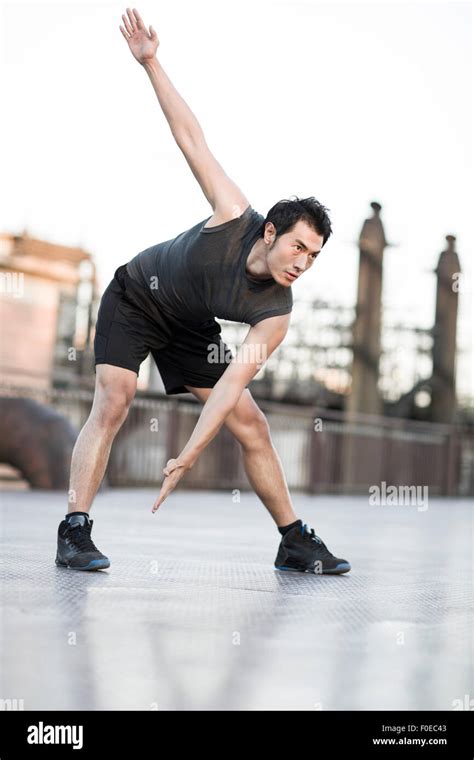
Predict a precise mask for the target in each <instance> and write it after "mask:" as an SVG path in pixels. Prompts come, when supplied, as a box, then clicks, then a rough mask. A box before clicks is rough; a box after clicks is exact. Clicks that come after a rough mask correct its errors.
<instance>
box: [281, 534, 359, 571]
mask: <svg viewBox="0 0 474 760" xmlns="http://www.w3.org/2000/svg"><path fill="white" fill-rule="evenodd" d="M307 527H308V526H307V525H306V524H304V525H295V527H294V528H292V529H291V530H289V531H288V532H287V533H285V535H284V536H282V539H281V542H280V546H279V548H278V553H277V556H276V559H275V567H276V568H277V570H298V571H299V572H301V573H316V574H317V575H320V574H322V573H326V574H333V575H335V574H339V573H347V572H348V571H349V570H350V569H351V565H350V563H349V562H348V561H347V560H346V559H340V558H339V557H335V556H334V554H331V552H330V551H329V549H328V548H327V546H326V544H325V543H324V542H323V541H322V540H321V539H320V537H319V536H317V535H316V534H315V532H314V530H313V528H311V531H309V530H308V529H307Z"/></svg>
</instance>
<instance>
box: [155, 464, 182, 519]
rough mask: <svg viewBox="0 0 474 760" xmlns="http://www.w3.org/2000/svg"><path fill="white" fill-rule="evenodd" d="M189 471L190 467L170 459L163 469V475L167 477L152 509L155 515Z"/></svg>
mask: <svg viewBox="0 0 474 760" xmlns="http://www.w3.org/2000/svg"><path fill="white" fill-rule="evenodd" d="M187 469H188V467H187V466H186V465H185V464H183V463H182V462H179V461H178V459H169V460H168V461H167V463H166V467H165V468H164V469H163V473H164V474H165V475H166V477H165V479H164V481H163V485H162V486H161V491H160V494H159V496H158V498H157V499H156V501H155V503H154V504H153V507H152V508H151V511H152V512H153V513H154V512H156V510H157V509H158V507H159V506H160V504H162V503H163V502H164V500H165V499H166V497H167V496H168V495H169V494H170V493H171V491H172V490H173V489H174V488H175V487H176V485H177V484H178V483H179V481H180V480H181V478H182V477H183V475H184V473H185V472H186V470H187Z"/></svg>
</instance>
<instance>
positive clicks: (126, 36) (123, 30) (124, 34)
mask: <svg viewBox="0 0 474 760" xmlns="http://www.w3.org/2000/svg"><path fill="white" fill-rule="evenodd" d="M120 31H121V32H122V34H123V36H124V37H125V39H126V40H127V42H128V41H129V39H130V37H129V36H128V34H127V32H126V31H125V29H124V28H123V26H122V25H120Z"/></svg>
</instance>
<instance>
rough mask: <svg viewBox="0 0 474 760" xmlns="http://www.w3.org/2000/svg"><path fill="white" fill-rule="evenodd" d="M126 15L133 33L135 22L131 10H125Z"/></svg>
mask: <svg viewBox="0 0 474 760" xmlns="http://www.w3.org/2000/svg"><path fill="white" fill-rule="evenodd" d="M127 15H128V18H129V21H130V26H131V27H132V29H133V31H135V29H136V27H137V22H136V21H135V16H134V15H133V13H132V10H131V8H127Z"/></svg>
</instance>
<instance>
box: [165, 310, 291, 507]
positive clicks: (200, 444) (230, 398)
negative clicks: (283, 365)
mask: <svg viewBox="0 0 474 760" xmlns="http://www.w3.org/2000/svg"><path fill="white" fill-rule="evenodd" d="M290 316H291V315H290V314H283V315H280V316H276V317H268V318H267V319H262V321H261V322H258V323H257V324H256V325H255V326H254V327H251V328H250V330H249V331H248V333H247V336H246V338H245V340H244V341H243V343H242V344H241V346H240V347H239V350H238V351H237V353H236V355H235V357H234V358H233V359H232V361H231V362H230V363H229V366H228V367H227V369H226V371H225V372H224V374H223V375H222V377H221V378H220V379H219V380H218V382H217V383H216V384H215V386H214V388H213V389H212V392H211V393H210V394H209V396H208V398H207V401H206V403H205V404H204V406H203V409H202V411H201V415H200V417H199V419H198V421H197V423H196V427H195V428H194V430H193V432H192V435H191V437H190V439H189V441H188V442H187V444H186V446H185V447H184V449H183V450H182V452H181V454H180V455H179V456H178V457H177V458H176V459H172V460H170V462H168V463H167V466H166V468H165V470H164V473H165V475H166V476H167V477H166V479H165V481H164V483H163V486H162V489H161V492H160V494H159V496H158V498H157V499H156V501H155V503H154V505H153V507H152V512H156V510H157V509H158V507H159V506H160V504H161V503H162V502H163V501H164V500H165V499H166V497H167V496H168V494H169V493H170V492H171V491H172V490H173V489H174V488H175V486H176V485H177V483H178V482H179V480H180V479H181V478H182V476H183V474H184V472H185V471H186V470H188V469H190V468H191V467H193V465H194V463H195V461H196V459H197V458H198V457H199V455H200V454H202V452H203V451H204V449H205V448H206V446H208V445H209V443H210V442H211V441H212V439H213V438H215V436H216V435H217V433H218V432H219V430H220V428H221V427H222V425H223V424H224V421H225V419H226V417H227V415H228V414H230V412H231V411H232V409H233V408H234V407H235V406H236V405H237V403H238V401H239V399H240V396H241V395H242V391H243V390H244V388H245V386H246V385H248V383H249V382H250V381H251V380H252V379H253V377H254V376H255V375H256V374H257V372H259V371H260V369H261V368H262V367H263V365H264V364H265V362H266V361H267V359H268V357H269V356H270V355H271V354H272V353H273V351H274V350H275V349H276V348H277V347H278V346H279V345H280V343H281V342H282V340H283V338H284V337H285V335H286V333H287V331H288V325H289V323H290Z"/></svg>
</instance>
